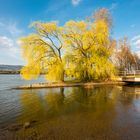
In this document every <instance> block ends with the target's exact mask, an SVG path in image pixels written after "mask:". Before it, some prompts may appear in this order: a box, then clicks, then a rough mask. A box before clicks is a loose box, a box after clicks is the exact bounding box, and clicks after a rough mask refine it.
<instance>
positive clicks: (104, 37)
mask: <svg viewBox="0 0 140 140" xmlns="http://www.w3.org/2000/svg"><path fill="white" fill-rule="evenodd" d="M80 24H81V23H80V22H74V21H71V22H70V23H69V24H66V25H65V26H66V28H65V33H66V34H65V36H64V37H65V40H66V42H65V43H66V45H67V47H68V50H69V51H67V53H68V55H67V54H66V57H67V58H68V56H72V57H69V58H68V60H66V61H68V63H69V67H68V68H67V69H68V70H67V75H74V73H75V74H76V75H77V76H78V77H79V78H80V79H83V80H93V79H104V78H110V77H111V75H112V74H113V73H114V72H115V68H114V67H113V65H112V63H111V61H109V58H110V57H111V55H112V51H113V47H110V46H111V41H110V39H109V28H108V25H107V24H106V22H104V21H103V20H98V21H96V22H95V23H93V24H92V23H90V24H89V23H86V22H85V24H86V28H84V30H83V28H80V26H78V28H77V25H80ZM73 29H76V30H74V31H73ZM70 54H71V55H70ZM70 63H72V65H70ZM108 67H109V68H108ZM111 71H112V73H111Z"/></svg>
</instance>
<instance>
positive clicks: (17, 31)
mask: <svg viewBox="0 0 140 140" xmlns="http://www.w3.org/2000/svg"><path fill="white" fill-rule="evenodd" d="M7 30H8V31H9V32H10V33H11V35H13V36H14V35H20V34H21V33H22V30H21V29H19V28H17V24H16V23H12V24H9V25H8V26H7Z"/></svg>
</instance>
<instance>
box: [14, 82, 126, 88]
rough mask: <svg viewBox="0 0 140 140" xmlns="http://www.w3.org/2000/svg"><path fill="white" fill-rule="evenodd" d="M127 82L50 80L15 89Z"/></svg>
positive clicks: (88, 85) (86, 86) (88, 86)
mask: <svg viewBox="0 0 140 140" xmlns="http://www.w3.org/2000/svg"><path fill="white" fill-rule="evenodd" d="M125 84H126V83H125V82H118V81H104V82H49V83H36V84H29V85H23V86H18V87H15V88H14V89H35V88H59V87H75V86H84V87H85V88H90V87H91V86H98V85H125Z"/></svg>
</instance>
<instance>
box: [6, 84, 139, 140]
mask: <svg viewBox="0 0 140 140" xmlns="http://www.w3.org/2000/svg"><path fill="white" fill-rule="evenodd" d="M20 92H21V93H20V104H21V113H20V115H19V116H18V117H17V119H16V120H17V122H16V123H17V124H22V126H21V128H20V129H18V130H17V131H15V132H14V133H13V132H11V131H9V132H8V133H12V135H13V137H16V138H17V139H35V138H36V139H47V140H48V139H57V140H59V139H60V140H63V139H64V140H65V139H70V140H72V139H76V140H77V139H80V140H85V139H113V140H114V139H116V140H119V139H127V136H129V138H131V139H134V138H135V139H137V138H138V139H139V138H140V134H139V133H138V131H140V87H127V86H123V87H121V86H113V87H112V86H106V87H105V86H100V87H91V88H84V87H73V88H60V89H57V88H56V89H55V88H54V89H42V90H24V91H20ZM32 122H34V123H32ZM25 124H28V128H27V129H26V128H25V127H24V125H25ZM10 135H11V134H10Z"/></svg>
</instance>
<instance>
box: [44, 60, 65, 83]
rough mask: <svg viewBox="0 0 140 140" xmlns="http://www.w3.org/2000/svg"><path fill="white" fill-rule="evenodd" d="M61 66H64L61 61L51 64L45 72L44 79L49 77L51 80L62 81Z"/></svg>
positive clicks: (62, 71) (62, 72)
mask: <svg viewBox="0 0 140 140" xmlns="http://www.w3.org/2000/svg"><path fill="white" fill-rule="evenodd" d="M63 67H64V66H63V64H62V63H61V62H58V63H56V64H52V66H51V67H49V68H48V72H47V74H46V79H49V80H52V81H63V80H64V70H63Z"/></svg>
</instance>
